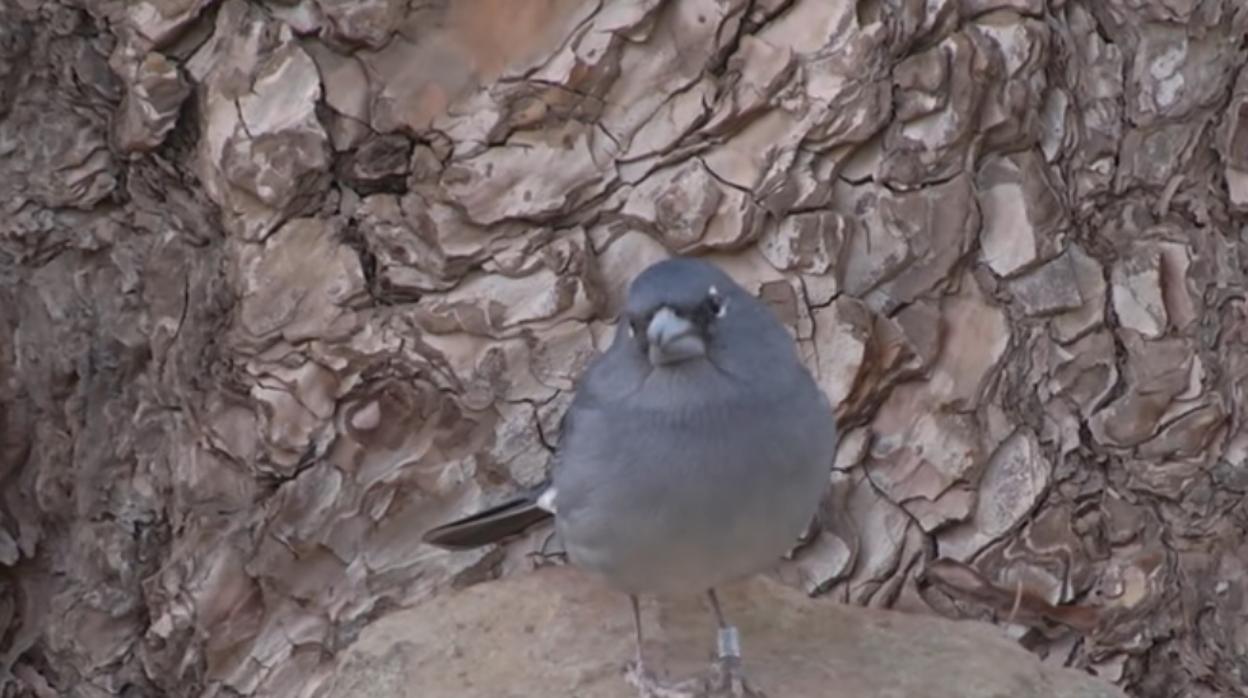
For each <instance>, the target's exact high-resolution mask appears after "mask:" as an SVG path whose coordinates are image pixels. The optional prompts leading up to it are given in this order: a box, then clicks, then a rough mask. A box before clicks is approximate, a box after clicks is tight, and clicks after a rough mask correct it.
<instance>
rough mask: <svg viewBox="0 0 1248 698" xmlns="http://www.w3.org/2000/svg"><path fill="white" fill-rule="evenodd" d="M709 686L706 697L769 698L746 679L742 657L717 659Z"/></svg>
mask: <svg viewBox="0 0 1248 698" xmlns="http://www.w3.org/2000/svg"><path fill="white" fill-rule="evenodd" d="M707 688H708V690H707V692H706V694H705V695H706V698H767V696H766V695H765V694H764V693H763V692H762V691H759V690H758V689H756V688H754V687H753V686H751V685H750V683H749V681H747V680H746V678H745V672H743V671H742V669H741V658H740V657H720V658H719V659H716V660H715V666H714V669H713V670H712V674H711V681H710V686H708V687H707Z"/></svg>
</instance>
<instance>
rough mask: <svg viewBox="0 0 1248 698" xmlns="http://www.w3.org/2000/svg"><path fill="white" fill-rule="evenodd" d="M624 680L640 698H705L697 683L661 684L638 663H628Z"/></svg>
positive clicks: (700, 686)
mask: <svg viewBox="0 0 1248 698" xmlns="http://www.w3.org/2000/svg"><path fill="white" fill-rule="evenodd" d="M624 679H625V680H626V681H628V683H629V684H630V685H632V687H633V688H636V689H637V694H638V696H639V697H640V698H705V696H706V693H705V691H703V690H702V688H703V687H702V685H701V682H699V681H682V682H680V683H677V684H666V683H663V682H662V681H660V680H659V679H658V677H656V676H655V675H654V674H653V673H651V672H650V671H649V670H648V669H646V666H645V665H644V664H642V663H641V662H640V661H632V662H629V663H628V667H627V668H626V669H625V672H624Z"/></svg>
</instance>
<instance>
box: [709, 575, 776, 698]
mask: <svg viewBox="0 0 1248 698" xmlns="http://www.w3.org/2000/svg"><path fill="white" fill-rule="evenodd" d="M706 595H707V598H709V599H710V600H711V609H712V610H713V611H715V624H716V627H717V628H718V629H719V630H718V634H717V635H716V653H715V679H716V683H717V684H718V685H717V686H714V687H712V688H713V690H714V691H715V693H714V695H717V696H718V695H727V696H734V697H735V696H742V697H746V696H748V697H749V698H764V696H763V694H762V693H760V692H758V691H756V690H754V689H753V688H751V687H750V685H749V683H747V682H746V680H745V673H744V671H743V670H742V668H741V638H740V635H739V634H738V633H737V628H736V626H734V625H729V623H728V621H727V619H725V618H724V611H723V609H721V608H720V607H719V597H718V596H716V595H715V590H714V589H708V590H707V592H706Z"/></svg>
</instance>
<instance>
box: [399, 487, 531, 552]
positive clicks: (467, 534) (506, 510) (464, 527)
mask: <svg viewBox="0 0 1248 698" xmlns="http://www.w3.org/2000/svg"><path fill="white" fill-rule="evenodd" d="M550 516H551V514H550V512H549V511H546V510H545V509H542V508H541V507H539V506H538V504H537V497H535V496H532V494H528V495H524V496H521V497H516V498H515V499H512V500H510V501H506V502H503V503H502V504H499V505H498V506H494V507H490V508H489V509H486V510H485V511H482V512H478V513H476V514H472V515H471V516H465V517H464V518H462V519H457V520H455V521H452V522H450V523H445V524H442V525H441V526H438V527H437V528H432V529H430V530H429V531H426V532H425V535H424V536H422V537H421V540H423V541H424V542H426V543H429V544H430V545H436V546H438V547H440V548H448V549H451V550H467V549H469V548H479V547H481V546H483V545H489V544H490V543H497V542H499V541H501V540H503V539H504V538H507V537H509V536H514V535H517V534H519V533H523V532H524V531H526V530H527V529H528V528H529V527H530V526H533V525H535V524H537V523H540V522H542V521H545V520H546V519H548V518H550Z"/></svg>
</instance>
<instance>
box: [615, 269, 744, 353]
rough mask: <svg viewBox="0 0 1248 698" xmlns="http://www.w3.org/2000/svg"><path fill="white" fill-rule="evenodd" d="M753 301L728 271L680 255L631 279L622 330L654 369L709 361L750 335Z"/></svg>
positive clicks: (621, 325)
mask: <svg viewBox="0 0 1248 698" xmlns="http://www.w3.org/2000/svg"><path fill="white" fill-rule="evenodd" d="M756 305H757V303H756V302H755V299H754V298H753V297H752V296H750V295H749V293H748V292H746V290H745V289H743V288H741V286H739V285H738V284H737V283H736V282H735V281H733V280H732V278H731V277H729V276H728V275H727V274H725V273H724V272H722V271H720V270H719V269H718V268H717V267H715V266H714V265H712V264H710V263H708V262H704V261H702V260H699V259H692V258H687V257H676V258H672V259H667V260H664V261H662V262H658V263H656V264H654V265H652V266H650V267H648V268H647V269H646V270H645V271H643V272H642V273H641V274H638V275H637V278H636V279H634V280H633V283H632V285H631V286H629V290H628V300H627V303H626V305H625V308H624V317H623V318H622V322H621V324H620V331H621V332H625V333H627V335H628V337H629V338H630V339H631V340H632V341H633V342H635V343H636V346H637V349H638V350H639V351H640V352H641V354H642V355H643V356H645V357H646V358H647V359H648V360H649V362H650V363H651V364H652V365H653V366H655V367H672V366H676V365H680V364H683V363H685V362H689V361H694V360H697V359H703V358H706V357H707V356H708V355H709V354H711V353H712V352H714V351H715V350H717V349H719V348H720V347H722V346H723V345H725V344H726V343H727V342H729V341H731V340H732V337H733V336H734V335H738V334H741V333H742V332H748V325H749V320H750V318H749V316H750V315H752V314H753V313H756V312H757V310H758V308H756V307H755V306H756Z"/></svg>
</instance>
